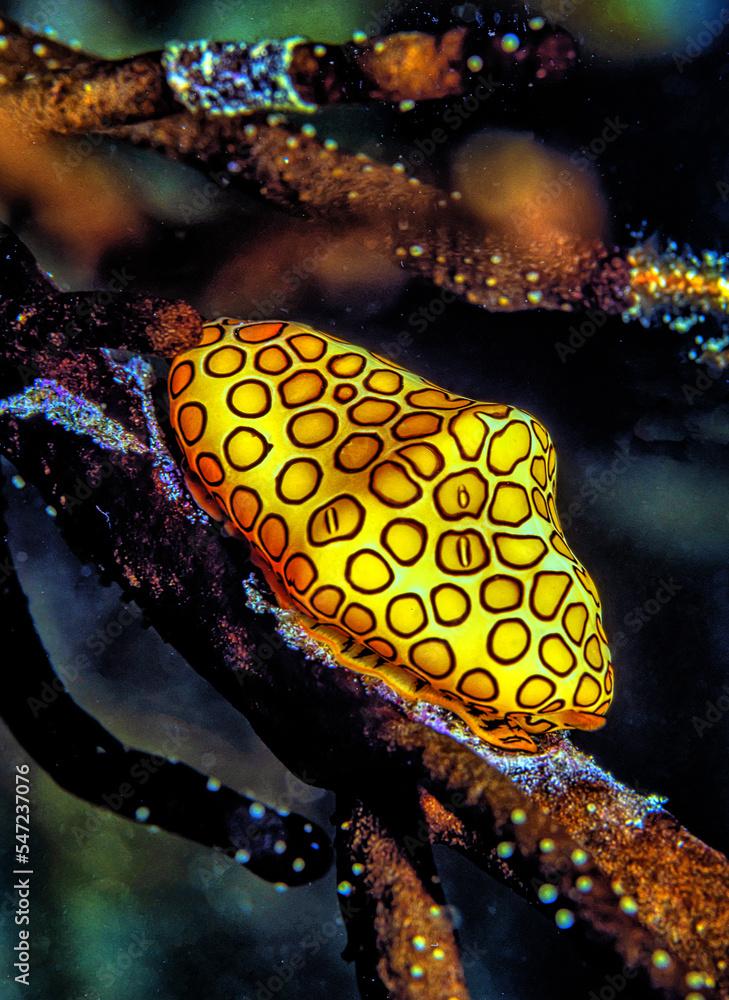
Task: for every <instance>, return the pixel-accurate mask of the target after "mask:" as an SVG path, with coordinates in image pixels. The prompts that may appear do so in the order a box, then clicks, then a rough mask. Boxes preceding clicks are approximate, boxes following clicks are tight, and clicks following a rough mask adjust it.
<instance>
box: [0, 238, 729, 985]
mask: <svg viewBox="0 0 729 1000" xmlns="http://www.w3.org/2000/svg"><path fill="white" fill-rule="evenodd" d="M3 259H4V262H5V267H4V273H3V275H2V276H1V277H2V280H3V284H1V285H0V292H2V297H1V301H2V302H3V316H4V319H3V329H4V332H5V338H4V343H3V351H4V355H5V357H6V359H7V362H8V363H9V365H10V368H9V369H6V380H5V386H4V388H3V392H6V391H7V389H8V388H11V387H16V386H17V382H18V379H17V368H16V367H15V366H17V364H18V363H19V362H22V363H24V364H26V365H28V366H30V368H31V369H32V367H33V366H34V365H37V364H40V365H41V366H42V375H43V376H44V378H45V379H46V380H48V379H55V380H57V381H59V382H61V383H62V384H63V385H65V386H66V387H68V388H69V389H70V390H71V391H72V392H75V393H77V394H80V393H82V394H83V398H84V399H85V400H87V401H91V402H96V403H98V404H103V405H104V406H105V407H106V411H105V412H107V413H109V414H114V415H115V417H116V418H117V419H118V420H120V421H121V426H123V427H125V428H129V429H130V430H131V432H132V433H133V434H134V435H135V437H136V439H137V440H140V441H143V440H144V435H145V421H146V419H147V417H146V416H145V410H144V405H143V398H142V397H141V396H140V394H139V392H138V391H135V387H134V384H133V381H132V380H129V382H128V384H126V385H123V384H122V382H123V379H122V380H121V382H120V378H119V372H118V370H114V368H113V364H112V360H113V359H109V358H108V357H104V356H99V355H98V354H97V353H96V352H95V351H94V350H92V349H91V345H92V344H93V343H94V342H96V334H95V331H94V329H93V327H91V326H88V325H87V326H85V328H84V330H83V331H82V333H81V334H79V335H78V339H77V341H76V344H77V345H78V344H83V345H84V347H83V349H77V350H75V351H73V350H70V349H69V345H68V343H66V342H64V341H63V332H62V334H61V337H60V338H59V335H58V333H59V330H60V331H64V330H65V329H66V324H67V323H71V324H75V325H76V326H78V325H81V326H84V324H83V323H80V320H79V316H78V305H79V300H80V297H79V296H78V295H77V296H69V297H66V296H61V295H58V294H54V293H52V292H50V291H49V290H47V289H44V288H43V286H42V284H41V283H40V279H39V278H38V276H37V275H35V273H34V272H33V271H31V270H30V262H29V260H28V258H27V256H25V255H24V254H23V252H22V250H21V249H20V248H19V247H18V246H17V245H15V244H13V243H11V242H10V241H9V240H6V241H5V246H4V251H3ZM120 306H123V308H122V309H120V314H122V313H123V315H124V317H125V322H127V323H132V324H136V327H137V328H136V329H135V330H132V331H129V332H126V333H125V331H124V330H123V329H121V328H119V326H118V325H117V326H115V325H114V323H112V322H109V321H106V322H104V310H103V309H102V308H101V307H98V309H97V311H96V312H95V313H94V318H95V320H96V321H98V322H100V323H101V324H102V328H103V329H104V331H105V333H109V334H113V335H114V337H115V341H114V342H115V343H127V344H129V343H134V344H141V343H143V342H144V340H145V336H146V335H145V331H144V328H146V327H149V326H153V325H154V324H153V321H152V317H153V314H154V312H155V308H158V307H159V304H156V305H155V304H153V303H151V302H144V301H142V302H138V303H137V305H136V307H132V306H131V305H129V304H126V305H124V302H123V301H122V302H121V303H120ZM106 308H107V310H108V313H109V315H111V314H112V313H113V312H114V308H113V307H111V306H108V307H106ZM193 329H194V322H193V323H192V324H191V325H190V327H189V333H192V331H193ZM43 345H45V346H43ZM149 346H150V347H151V346H152V344H151V343H150V344H149ZM31 376H32V372H31ZM26 378H27V377H26ZM138 388H139V387H138V386H137V390H138ZM78 405H79V406H80V405H81V403H80V401H79V404H78ZM38 412H39V413H40V411H38ZM54 419H55V423H54V424H51V423H50V422H49V421H48V420H47V419H43V418H42V417H40V416H38V417H35V418H34V419H21V418H20V415H19V413H18V412H15V414H14V415H13V413H11V412H10V411H8V410H7V409H6V410H5V413H4V415H3V416H2V417H0V428H1V429H2V434H3V441H4V444H3V450H4V451H5V453H6V454H7V455H9V456H10V457H11V459H12V460H13V461H15V462H16V463H17V464H18V466H19V468H20V469H21V471H22V472H23V474H24V475H25V477H26V478H27V479H28V480H29V481H32V482H34V483H37V484H38V485H39V487H40V489H41V491H42V493H43V495H44V497H45V499H46V502H48V503H51V504H53V505H54V506H55V507H56V508H57V510H58V511H59V518H58V521H59V524H60V526H61V527H62V529H63V530H64V533H65V535H66V537H67V539H68V541H69V544H71V546H72V547H73V549H74V551H76V552H77V553H79V554H80V555H82V557H84V558H87V559H92V560H93V561H94V562H96V563H97V564H98V565H100V566H101V567H102V568H103V571H104V573H105V574H106V575H107V577H112V578H114V579H116V580H118V581H119V582H120V583H121V584H122V585H123V586H124V588H125V589H126V591H127V592H128V593H131V594H132V595H134V596H135V598H136V599H137V600H138V602H139V603H140V604H141V605H142V606H143V607H144V608H145V610H146V611H147V613H148V615H149V617H150V619H151V620H152V621H154V623H155V625H156V626H157V628H158V630H159V631H160V633H161V634H162V635H163V636H164V637H165V638H166V639H168V640H169V641H170V642H171V643H172V644H173V645H175V646H176V648H178V649H179V650H180V651H181V652H182V654H183V655H184V656H185V657H186V658H187V659H188V661H189V662H190V663H191V664H192V665H193V666H194V667H195V669H197V670H199V671H200V672H201V673H202V674H203V675H204V676H206V677H207V678H208V679H209V680H211V682H212V683H213V684H215V685H216V686H217V687H218V689H219V690H220V691H221V692H222V693H223V694H224V695H225V696H226V697H227V698H228V699H229V700H230V701H231V702H232V703H233V704H234V705H236V706H237V707H239V708H240V710H241V711H243V712H245V714H246V715H247V716H248V718H249V719H251V721H252V723H253V725H254V726H255V728H256V729H257V731H258V732H259V733H260V734H261V736H262V737H263V738H264V739H266V740H267V742H268V743H269V745H270V746H271V747H272V749H273V750H274V752H275V753H276V754H277V755H278V756H279V757H280V759H281V760H283V761H284V762H285V763H287V765H288V766H290V767H291V768H292V770H294V771H297V770H298V771H299V773H303V774H306V776H307V780H314V781H316V782H317V783H320V784H324V785H326V786H328V787H332V788H335V789H337V790H339V791H341V792H343V793H344V794H347V795H350V796H351V794H352V791H353V790H355V789H359V788H366V787H371V785H372V781H373V776H374V775H377V774H382V775H387V776H390V775H392V774H398V775H402V776H404V775H406V774H407V775H409V778H410V780H411V781H412V782H413V783H414V784H419V785H420V786H422V787H423V788H424V789H426V790H427V791H428V793H429V794H430V796H431V799H432V800H435V801H437V802H438V803H439V804H440V809H434V808H433V807H432V806H431V805H429V802H430V800H428V799H427V798H426V799H424V802H425V812H426V817H427V819H428V823H429V829H426V830H425V831H424V834H423V840H424V841H427V840H428V839H429V838H430V837H431V836H438V835H440V836H444V835H445V832H446V831H447V828H448V825H449V824H448V822H447V821H445V822H444V818H443V817H444V816H446V817H447V814H448V813H452V814H453V816H454V817H456V822H454V823H453V824H452V827H453V830H454V831H458V830H459V829H461V830H462V831H463V834H462V843H461V846H462V849H464V850H465V851H466V852H467V853H469V855H471V856H473V857H474V859H475V860H477V861H479V862H481V861H483V860H484V858H485V857H486V856H488V858H489V861H490V864H491V869H490V870H491V871H492V873H493V874H494V875H495V876H496V877H500V878H503V879H504V880H505V881H506V882H507V884H515V879H516V880H517V883H518V884H519V885H521V886H522V887H523V888H525V890H529V891H530V892H531V898H534V892H535V891H536V892H537V897H536V898H537V899H538V900H539V902H538V903H537V905H539V906H542V907H551V909H550V910H549V912H550V913H553V912H554V910H555V909H557V908H558V909H559V910H567V911H570V912H571V913H572V914H573V916H574V918H575V919H576V920H577V922H578V924H579V923H583V924H585V925H587V926H590V927H592V928H594V929H596V930H599V931H601V932H602V933H603V934H604V935H605V938H606V940H607V941H610V942H612V944H613V945H614V946H615V947H616V948H617V949H618V950H619V952H620V953H621V954H622V955H623V956H625V958H626V960H627V961H629V962H631V963H633V964H639V965H640V966H642V967H643V968H644V969H645V970H646V971H647V972H648V973H649V974H650V976H651V977H652V980H653V981H654V982H655V983H656V984H659V985H662V986H664V987H665V988H666V989H667V990H668V991H669V992H671V993H672V994H675V995H683V994H684V992H685V988H686V987H685V983H686V978H685V977H686V975H687V973H689V972H692V973H695V976H694V980H695V979H696V977H698V980H699V981H703V982H705V983H706V986H705V988H704V990H703V993H704V996H705V997H707V998H708V997H711V996H712V995H718V996H722V997H728V996H729V974H728V973H727V968H726V964H725V961H726V959H725V956H726V952H727V949H728V947H729V908H728V907H727V905H726V899H727V889H728V887H729V865H728V864H727V862H726V859H724V858H723V857H722V856H721V855H719V854H718V853H717V852H715V851H712V850H711V848H709V847H707V846H706V845H704V844H702V843H701V842H700V841H698V840H697V839H696V838H694V837H693V836H692V835H691V834H690V833H688V831H686V830H684V829H682V828H681V827H680V826H679V825H678V824H677V822H676V821H675V819H673V817H671V816H670V814H668V813H667V812H665V810H663V809H662V808H661V806H660V803H658V802H656V801H655V800H653V799H651V798H650V797H648V798H646V797H643V796H640V795H638V794H637V793H635V792H632V791H630V790H629V789H627V788H625V787H624V786H622V785H620V784H619V783H617V782H616V781H615V780H614V779H612V778H611V776H610V775H608V774H606V773H605V772H603V771H602V770H600V769H599V768H598V767H597V765H596V764H595V763H594V762H593V761H591V760H590V759H589V758H587V757H585V756H584V755H582V754H581V753H579V752H578V751H577V750H575V749H574V747H572V746H571V744H570V743H569V742H568V741H566V740H563V741H556V742H554V743H553V744H551V746H550V747H549V748H548V752H546V753H545V754H544V755H543V756H540V757H528V758H523V757H517V758H514V757H508V756H505V755H498V754H495V753H489V752H486V751H485V750H484V748H483V747H479V746H478V745H472V746H470V747H469V746H468V745H464V744H461V743H459V742H456V740H455V739H453V738H452V737H450V736H446V735H444V734H442V733H439V732H437V731H435V730H434V729H432V728H430V727H429V726H425V725H423V724H422V723H421V722H417V721H414V720H413V719H412V718H411V717H410V716H409V715H408V714H407V713H406V712H405V711H404V710H403V708H398V707H397V706H395V705H394V704H392V703H391V702H390V701H389V700H388V699H387V698H385V697H383V692H380V691H379V690H377V689H372V688H371V686H369V685H367V684H365V683H363V682H362V680H361V679H360V678H357V677H355V676H354V675H352V674H350V673H349V672H347V671H345V670H329V669H326V668H324V667H322V666H317V664H316V662H315V661H311V660H310V661H309V662H303V660H302V656H301V654H300V652H298V651H297V650H295V649H293V648H289V645H288V644H289V643H293V642H294V636H293V635H292V634H290V633H289V632H287V631H286V629H285V628H284V629H283V631H282V627H281V625H280V623H278V622H277V621H276V620H275V618H272V617H271V615H270V614H269V613H267V612H264V613H260V614H256V613H254V612H252V611H251V610H250V609H249V608H248V607H247V606H246V604H245V601H244V598H243V594H242V591H241V583H240V581H241V578H242V577H244V576H245V575H246V573H247V572H248V570H249V568H250V567H249V566H248V565H247V564H246V561H245V556H244V550H243V548H242V547H241V546H238V547H234V548H233V549H231V546H230V545H227V544H224V543H223V542H222V541H221V539H220V538H219V537H218V536H217V534H216V533H215V532H211V531H210V530H209V529H207V528H206V527H205V525H204V524H202V523H201V522H200V521H199V520H195V518H194V517H191V512H192V511H193V509H194V508H193V507H192V505H191V503H190V501H189V500H188V498H187V496H186V494H185V493H184V492H183V491H182V490H180V491H175V490H174V489H173V488H172V487H171V485H170V480H169V476H170V472H169V470H168V472H167V473H165V475H166V476H167V479H166V480H165V479H164V477H162V474H161V472H160V469H159V467H158V466H157V464H156V463H155V461H154V458H153V454H152V453H151V452H149V453H147V452H145V451H144V449H142V452H140V453H133V451H129V450H127V452H126V453H125V454H124V455H123V457H122V458H121V460H120V462H119V465H118V466H116V467H115V469H114V471H113V474H112V475H111V476H107V477H106V478H103V477H102V480H101V482H100V483H99V485H98V487H97V488H96V491H95V493H94V504H93V505H89V508H87V509H83V507H82V506H81V505H78V504H70V503H69V497H70V496H72V495H73V488H74V484H75V483H76V481H77V480H78V477H79V476H80V477H81V478H82V480H89V481H97V479H98V471H99V468H100V466H101V463H102V462H104V461H105V457H106V455H107V453H108V451H107V449H108V448H109V444H108V443H107V444H106V445H104V443H103V440H102V437H99V438H98V439H97V438H96V437H94V436H89V435H90V434H91V433H92V431H93V434H94V435H102V432H103V430H104V428H103V421H102V426H96V425H94V427H93V429H92V431H89V430H87V431H85V432H82V428H81V427H80V426H79V418H78V416H76V417H75V418H74V419H72V420H70V422H69V423H68V424H67V425H66V426H65V427H64V425H63V422H62V421H60V420H59V418H58V413H57V412H56V413H55V418H54ZM99 420H101V417H99ZM117 433H118V431H117ZM122 444H123V442H122V441H121V439H120V441H119V442H118V443H117V446H116V447H117V448H120V447H122ZM91 506H93V508H94V509H93V510H92V509H91ZM97 511H99V512H103V513H98V514H97ZM302 705H305V706H306V711H305V712H302ZM383 780H385V779H383ZM441 810H445V811H446V812H445V813H444V812H442V811H441ZM459 824H460V826H459ZM456 835H457V834H456V833H454V834H453V837H455V836H456ZM502 844H506V845H511V846H510V847H507V848H504V847H501V848H500V847H499V845H502ZM509 850H511V854H509ZM580 851H581V852H584V855H586V857H585V856H583V854H581V853H579V852H580ZM494 852H496V853H495V855H494ZM576 852H577V853H576ZM666 859H669V861H670V864H666ZM501 862H505V863H506V865H505V866H504V865H503V864H501ZM585 876H587V877H588V878H589V879H590V880H591V883H590V890H589V891H587V892H584V891H583V888H580V886H583V887H584V885H585V884H586V883H581V882H579V880H580V879H581V878H583V877H585ZM545 884H546V885H548V886H553V887H554V890H556V896H555V897H554V898H553V899H552V897H551V892H552V890H551V889H550V890H548V897H549V898H548V899H547V900H546V901H545V900H543V899H542V897H541V896H540V895H539V887H540V886H542V885H545ZM555 916H556V914H555ZM562 919H563V921H564V920H565V919H566V918H564V917H563V918H562ZM558 923H559V921H558ZM692 981H693V980H692ZM714 984H715V985H714Z"/></svg>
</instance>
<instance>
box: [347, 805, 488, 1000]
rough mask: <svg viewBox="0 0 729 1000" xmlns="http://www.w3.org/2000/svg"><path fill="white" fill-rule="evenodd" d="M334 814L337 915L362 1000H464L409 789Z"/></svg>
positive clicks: (455, 947)
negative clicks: (425, 999)
mask: <svg viewBox="0 0 729 1000" xmlns="http://www.w3.org/2000/svg"><path fill="white" fill-rule="evenodd" d="M340 798H341V802H340V803H339V805H338V808H337V814H336V823H337V859H338V864H337V869H338V879H339V899H340V909H341V911H342V915H343V917H344V919H345V922H346V924H347V929H348V933H349V946H348V949H347V952H346V957H347V958H349V959H351V960H353V961H354V962H355V964H356V969H357V981H358V984H359V988H360V993H361V995H362V998H363V1000H383V998H385V997H388V998H392V1000H410V998H420V997H433V998H436V997H437V998H448V1000H468V997H469V994H468V990H467V988H466V983H465V978H464V975H463V969H462V968H461V962H460V958H459V952H458V944H457V942H456V936H455V931H454V929H453V925H452V923H451V920H450V916H449V912H448V909H447V906H446V899H445V896H444V894H443V891H442V889H441V886H440V879H439V878H438V874H437V872H436V869H435V864H434V861H433V857H432V854H431V850H430V844H429V843H428V841H427V840H424V839H422V837H421V836H420V835H419V828H420V827H422V824H423V817H422V814H421V812H420V808H419V805H418V802H417V798H416V797H415V796H414V789H413V787H412V785H406V786H405V787H404V788H397V787H395V788H393V787H390V788H389V789H388V790H387V792H385V793H383V791H382V790H381V789H380V790H379V791H378V792H375V793H374V795H371V796H369V795H368V797H367V800H366V801H363V800H359V799H355V800H354V801H351V800H349V799H348V797H346V796H344V795H342V796H341V797H340Z"/></svg>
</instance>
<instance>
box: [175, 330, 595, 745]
mask: <svg viewBox="0 0 729 1000" xmlns="http://www.w3.org/2000/svg"><path fill="white" fill-rule="evenodd" d="M169 394H170V404H171V420H172V426H173V428H174V430H175V433H176V435H177V438H178V440H179V443H180V446H181V448H182V450H183V452H184V454H185V457H186V460H187V479H188V485H189V487H190V490H191V492H192V494H193V496H194V497H195V499H196V501H197V502H198V503H199V504H200V505H201V506H202V507H203V508H204V509H205V510H207V511H208V512H209V513H211V514H213V515H214V516H216V517H218V518H222V519H224V520H225V521H226V522H227V524H228V527H229V529H230V530H231V531H232V532H234V533H236V534H240V535H242V536H244V537H245V538H246V539H248V541H249V543H250V545H251V547H252V550H253V552H254V556H255V558H256V561H257V563H258V565H260V566H261V568H262V570H263V571H264V573H265V575H266V578H267V581H268V583H269V584H270V586H271V587H272V589H273V591H274V593H275V595H276V599H277V600H278V602H279V603H280V604H281V605H282V606H285V607H292V608H295V609H296V610H297V611H299V612H300V613H301V615H302V616H303V624H304V627H305V628H307V629H308V630H309V631H310V632H311V634H312V635H314V636H315V637H316V638H317V639H318V640H319V641H320V642H322V643H324V644H325V645H326V646H328V647H329V648H331V649H332V651H333V652H334V655H335V657H336V659H337V660H338V662H340V663H342V664H344V665H346V666H347V667H349V668H351V669H352V670H355V671H357V672H359V673H363V674H369V675H374V676H376V677H379V678H381V679H382V680H384V681H385V682H386V683H387V684H389V685H390V686H391V687H392V688H394V689H395V690H397V691H398V692H399V693H400V694H402V695H403V696H405V697H406V698H410V699H413V698H418V699H423V700H426V701H430V702H434V703H436V704H439V705H443V706H445V707H446V708H448V709H450V710H451V711H453V712H456V713H457V714H458V715H459V716H461V718H462V719H464V720H465V722H466V723H467V724H468V726H469V727H470V728H471V729H472V730H473V731H474V732H475V733H476V734H477V735H478V736H479V737H481V738H482V739H483V740H485V741H486V742H488V743H490V744H493V745H497V746H500V747H503V748H506V749H509V750H515V751H516V750H518V751H533V750H535V749H536V744H535V741H534V740H533V738H532V735H533V734H540V733H545V732H548V731H550V730H553V729H568V728H578V729H597V728H599V727H600V726H601V725H602V724H603V722H604V716H605V713H606V712H607V710H608V707H609V705H610V701H611V697H612V693H613V668H612V665H611V663H610V654H609V651H608V647H607V638H606V636H605V633H604V631H603V627H602V622H601V616H600V600H599V596H598V594H597V590H596V589H595V585H594V584H593V582H592V580H591V578H590V576H589V574H588V573H587V571H586V570H585V569H584V567H583V566H582V565H581V564H580V562H579V561H578V559H577V558H576V557H575V556H574V555H573V553H572V551H571V550H570V548H569V546H568V545H567V542H566V541H565V538H564V535H563V534H562V531H561V528H560V524H559V518H558V515H557V510H556V506H555V478H556V459H555V451H554V445H553V444H552V442H551V440H550V437H549V434H548V433H547V431H546V430H545V429H544V427H543V426H542V425H541V424H540V423H539V422H538V421H537V420H536V419H534V418H533V417H532V416H531V415H530V414H528V413H526V412H524V411H523V410H519V409H516V408H515V407H512V406H506V405H504V404H501V403H481V402H477V401H474V400H471V399H464V398H462V397H458V396H453V395H451V394H449V393H447V392H445V391H444V390H443V389H440V388H438V387H437V386H435V385H433V384H432V383H430V382H427V381H426V380H425V379H423V378H421V377H419V376H417V375H414V374H412V373H411V372H408V371H406V370H404V369H402V368H400V367H398V366H397V365H395V364H393V363H392V362H390V361H387V360H386V359H384V358H381V357H379V356H378V355H376V354H373V353H370V352H369V351H366V350H364V349H362V348H359V347H354V346H352V345H350V344H346V343H344V342H343V341H341V340H339V339H338V338H337V337H333V336H332V335H331V334H324V333H321V332H320V331H318V330H314V329H311V328H310V327H307V326H303V325H301V324H298V323H288V322H263V323H261V322H255V323H248V322H244V321H240V320H230V319H220V320H218V321H216V322H214V323H208V324H206V325H205V327H204V330H203V336H202V339H201V341H200V344H199V345H198V346H197V347H194V348H192V349H190V350H186V351H184V352H183V353H181V354H179V355H178V356H177V357H176V358H175V359H174V362H173V365H172V368H171V371H170V377H169Z"/></svg>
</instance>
